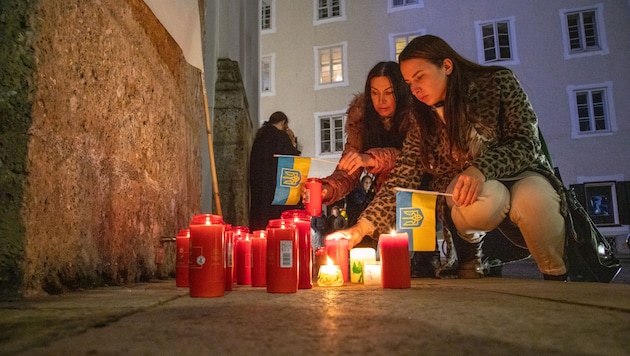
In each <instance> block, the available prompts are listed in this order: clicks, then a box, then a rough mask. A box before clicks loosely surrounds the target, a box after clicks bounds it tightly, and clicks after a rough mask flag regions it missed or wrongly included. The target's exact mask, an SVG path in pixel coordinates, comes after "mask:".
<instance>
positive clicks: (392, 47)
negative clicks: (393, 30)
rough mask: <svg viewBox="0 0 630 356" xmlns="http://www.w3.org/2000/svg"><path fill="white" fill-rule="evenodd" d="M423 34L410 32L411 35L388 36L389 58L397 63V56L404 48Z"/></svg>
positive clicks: (421, 32) (422, 32)
mask: <svg viewBox="0 0 630 356" xmlns="http://www.w3.org/2000/svg"><path fill="white" fill-rule="evenodd" d="M423 34H424V31H418V32H411V33H400V34H390V35H389V52H390V58H391V59H392V60H393V61H395V62H398V56H399V55H400V52H402V50H403V49H405V47H407V45H408V44H409V42H411V40H413V39H414V38H416V37H418V36H421V35H423Z"/></svg>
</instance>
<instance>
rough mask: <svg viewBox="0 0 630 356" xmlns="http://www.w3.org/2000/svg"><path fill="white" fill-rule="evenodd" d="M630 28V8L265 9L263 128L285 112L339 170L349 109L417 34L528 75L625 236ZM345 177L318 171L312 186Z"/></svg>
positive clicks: (447, 2)
mask: <svg viewBox="0 0 630 356" xmlns="http://www.w3.org/2000/svg"><path fill="white" fill-rule="evenodd" d="M628 23H630V4H629V3H628V2H627V1H619V0H557V1H539V0H513V1H502V0H479V1H460V0H440V1H435V0H300V1H295V0H261V42H260V48H261V53H260V55H261V69H260V78H261V80H260V91H261V98H260V117H259V122H258V125H260V124H261V123H262V122H263V121H265V120H267V118H268V117H269V115H270V114H271V113H272V112H274V111H276V110H282V111H284V112H285V113H286V114H287V115H288V116H289V119H290V126H291V127H292V128H293V130H294V131H295V133H296V135H297V136H298V140H299V144H300V148H301V150H302V155H303V156H306V157H316V158H319V159H324V160H330V161H331V162H336V161H338V159H339V157H340V153H341V151H342V150H343V143H344V142H345V137H344V132H343V123H344V119H345V110H346V108H347V105H348V103H349V102H350V100H351V99H352V97H353V95H355V94H357V93H359V92H361V91H362V90H363V87H364V85H365V77H366V75H367V73H368V71H369V70H370V68H371V67H372V66H374V65H375V64H376V63H377V62H379V61H387V60H393V61H396V59H397V54H398V53H400V51H401V50H402V49H403V48H404V47H405V45H406V44H407V43H408V41H410V40H411V39H413V37H415V36H417V35H422V34H433V35H437V36H440V37H442V38H444V39H445V40H446V41H447V42H448V43H449V44H450V45H451V46H452V47H453V48H455V49H456V50H457V51H458V52H459V53H461V54H462V55H464V56H465V57H467V58H468V59H471V60H473V61H475V62H477V63H480V64H499V65H503V66H506V67H508V68H510V69H511V70H512V71H513V72H514V73H515V74H516V75H517V77H518V78H519V80H520V81H521V84H522V85H523V87H524V88H525V90H526V92H527V93H528V95H529V97H530V100H531V102H532V104H533V107H534V109H535V111H536V113H537V114H538V117H539V125H540V128H541V130H542V132H543V133H544V135H545V138H546V141H547V144H548V146H549V150H550V152H551V156H552V159H553V163H554V165H555V166H557V167H558V168H559V170H560V173H561V175H562V177H563V179H564V182H565V184H567V185H573V186H574V187H575V188H576V191H578V195H580V196H581V197H582V199H583V200H584V204H585V205H586V206H588V207H589V208H590V209H591V213H592V215H593V217H594V219H595V220H596V221H597V222H598V224H599V225H600V227H601V229H602V231H603V232H604V233H605V234H606V235H607V236H623V237H625V236H627V235H628V225H627V224H629V222H628V220H630V217H629V212H628V210H627V205H628V204H627V203H628V191H627V184H625V183H623V182H625V181H626V180H630V164H628V163H627V160H628V158H629V157H630V118H629V116H630V100H628V99H627V95H628V94H627V93H628V92H630V71H628V70H627V69H626V63H627V57H628V55H630V46H629V43H628V42H629V41H630V28H628V26H627V24H628ZM333 169H334V163H326V162H318V161H314V162H313V165H312V168H311V172H310V176H313V177H324V176H327V175H328V174H329V173H330V172H331V171H332V170H333ZM616 247H617V249H618V250H620V251H619V252H621V253H630V251H627V250H628V247H627V246H626V245H625V243H624V244H621V245H619V246H616Z"/></svg>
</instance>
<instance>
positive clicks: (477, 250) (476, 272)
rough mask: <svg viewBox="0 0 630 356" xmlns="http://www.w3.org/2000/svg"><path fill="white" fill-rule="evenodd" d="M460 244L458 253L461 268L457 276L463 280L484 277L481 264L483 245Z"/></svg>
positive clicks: (458, 269)
mask: <svg viewBox="0 0 630 356" xmlns="http://www.w3.org/2000/svg"><path fill="white" fill-rule="evenodd" d="M463 242H464V243H462V244H460V246H458V247H459V250H458V251H457V257H458V260H459V267H458V268H457V276H458V277H459V278H462V279H473V278H481V277H483V266H482V264H481V254H482V252H481V244H482V242H477V243H468V242H466V241H463Z"/></svg>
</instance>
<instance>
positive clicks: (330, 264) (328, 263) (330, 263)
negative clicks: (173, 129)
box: [326, 256, 334, 266]
mask: <svg viewBox="0 0 630 356" xmlns="http://www.w3.org/2000/svg"><path fill="white" fill-rule="evenodd" d="M326 265H328V266H333V265H334V262H333V260H332V259H331V258H330V257H328V256H326Z"/></svg>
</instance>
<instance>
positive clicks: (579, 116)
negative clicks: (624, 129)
mask: <svg viewBox="0 0 630 356" xmlns="http://www.w3.org/2000/svg"><path fill="white" fill-rule="evenodd" d="M567 91H568V93H569V101H570V105H571V121H572V137H573V138H580V137H591V136H598V135H610V134H612V133H613V132H614V131H617V125H616V120H615V116H614V110H612V108H613V105H612V104H613V103H612V100H613V98H612V83H611V82H606V83H601V84H595V85H583V86H569V87H567Z"/></svg>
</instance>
